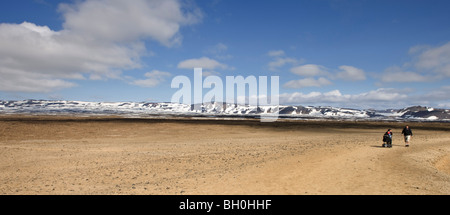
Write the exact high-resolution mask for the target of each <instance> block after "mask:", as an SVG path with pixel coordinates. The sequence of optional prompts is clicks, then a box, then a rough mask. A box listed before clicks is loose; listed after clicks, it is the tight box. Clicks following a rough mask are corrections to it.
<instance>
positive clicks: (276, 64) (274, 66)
mask: <svg viewBox="0 0 450 215" xmlns="http://www.w3.org/2000/svg"><path fill="white" fill-rule="evenodd" d="M297 62H298V61H297V60H296V59H294V58H288V57H286V58H277V59H275V60H273V61H271V62H269V70H270V71H277V70H278V69H279V68H280V67H283V66H284V65H286V64H295V63H297Z"/></svg>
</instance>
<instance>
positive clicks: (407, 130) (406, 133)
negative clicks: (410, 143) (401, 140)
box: [402, 128, 413, 136]
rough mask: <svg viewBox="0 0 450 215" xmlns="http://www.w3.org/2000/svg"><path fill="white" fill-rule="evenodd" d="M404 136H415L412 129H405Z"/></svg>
mask: <svg viewBox="0 0 450 215" xmlns="http://www.w3.org/2000/svg"><path fill="white" fill-rule="evenodd" d="M402 134H403V135H405V136H408V135H411V136H412V135H413V134H412V131H411V128H404V129H403V131H402Z"/></svg>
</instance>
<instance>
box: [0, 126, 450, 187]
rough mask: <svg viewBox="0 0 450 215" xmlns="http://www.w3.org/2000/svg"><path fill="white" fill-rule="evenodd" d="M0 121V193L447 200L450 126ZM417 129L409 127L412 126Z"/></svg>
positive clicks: (449, 185) (449, 180)
mask: <svg viewBox="0 0 450 215" xmlns="http://www.w3.org/2000/svg"><path fill="white" fill-rule="evenodd" d="M19 119H20V120H12V121H11V120H1V117H0V172H1V173H2V174H0V194H144V195H145V194H176V195H180V194H181V195H184V194H294V195H297V194H300V195H304V194H307V195H308V194H313V195H314V194H447V195H448V194H450V171H449V166H450V163H449V161H450V133H449V132H448V125H447V124H444V125H437V126H434V127H433V126H432V127H433V128H431V129H430V128H427V127H426V126H428V125H422V124H416V125H414V124H413V126H412V128H413V129H414V128H416V129H415V130H414V132H415V136H414V139H413V142H412V146H411V147H409V148H405V147H404V146H403V143H402V138H401V137H400V135H399V133H400V129H399V128H400V127H401V126H403V125H400V124H399V125H395V124H392V123H386V127H392V128H394V134H397V135H396V136H394V137H395V139H394V147H393V148H391V149H386V148H381V147H380V145H381V142H380V139H381V134H382V133H384V131H385V128H386V127H384V124H381V125H380V124H377V125H373V124H364V123H362V124H359V123H358V124H354V123H350V124H345V123H344V124H338V125H337V126H332V125H330V123H328V122H314V123H310V124H305V123H303V124H302V123H300V124H298V123H297V124H292V125H289V124H279V125H278V124H277V125H267V124H264V125H259V124H252V123H250V124H249V123H246V122H239V123H238V122H231V123H230V122H223V123H220V122H219V123H218V122H213V123H200V122H195V121H194V122H167V121H157V122H153V121H151V122H149V121H139V120H138V121H134V120H125V121H123V120H106V121H105V120H100V121H96V120H81V121H80V120H67V119H63V120H59V119H58V120H53V119H52V118H50V119H51V120H47V118H44V119H45V120H43V121H42V118H39V120H36V119H28V118H25V119H23V118H19ZM414 126H416V127H414Z"/></svg>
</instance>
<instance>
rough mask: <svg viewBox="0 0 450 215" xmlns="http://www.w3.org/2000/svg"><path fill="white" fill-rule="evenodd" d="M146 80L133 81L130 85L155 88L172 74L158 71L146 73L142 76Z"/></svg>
mask: <svg viewBox="0 0 450 215" xmlns="http://www.w3.org/2000/svg"><path fill="white" fill-rule="evenodd" d="M144 76H145V77H146V78H147V79H143V80H135V81H133V82H132V84H134V85H137V86H141V87H156V86H158V85H159V84H160V83H161V82H163V81H165V80H166V78H167V77H170V76H172V74H170V73H168V72H161V71H158V70H153V71H151V72H147V73H145V75H144Z"/></svg>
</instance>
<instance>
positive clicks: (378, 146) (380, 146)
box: [370, 144, 401, 148]
mask: <svg viewBox="0 0 450 215" xmlns="http://www.w3.org/2000/svg"><path fill="white" fill-rule="evenodd" d="M394 146H395V147H399V146H401V145H396V144H392V147H394ZM370 147H373V148H388V147H383V146H382V145H371V146H370Z"/></svg>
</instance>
